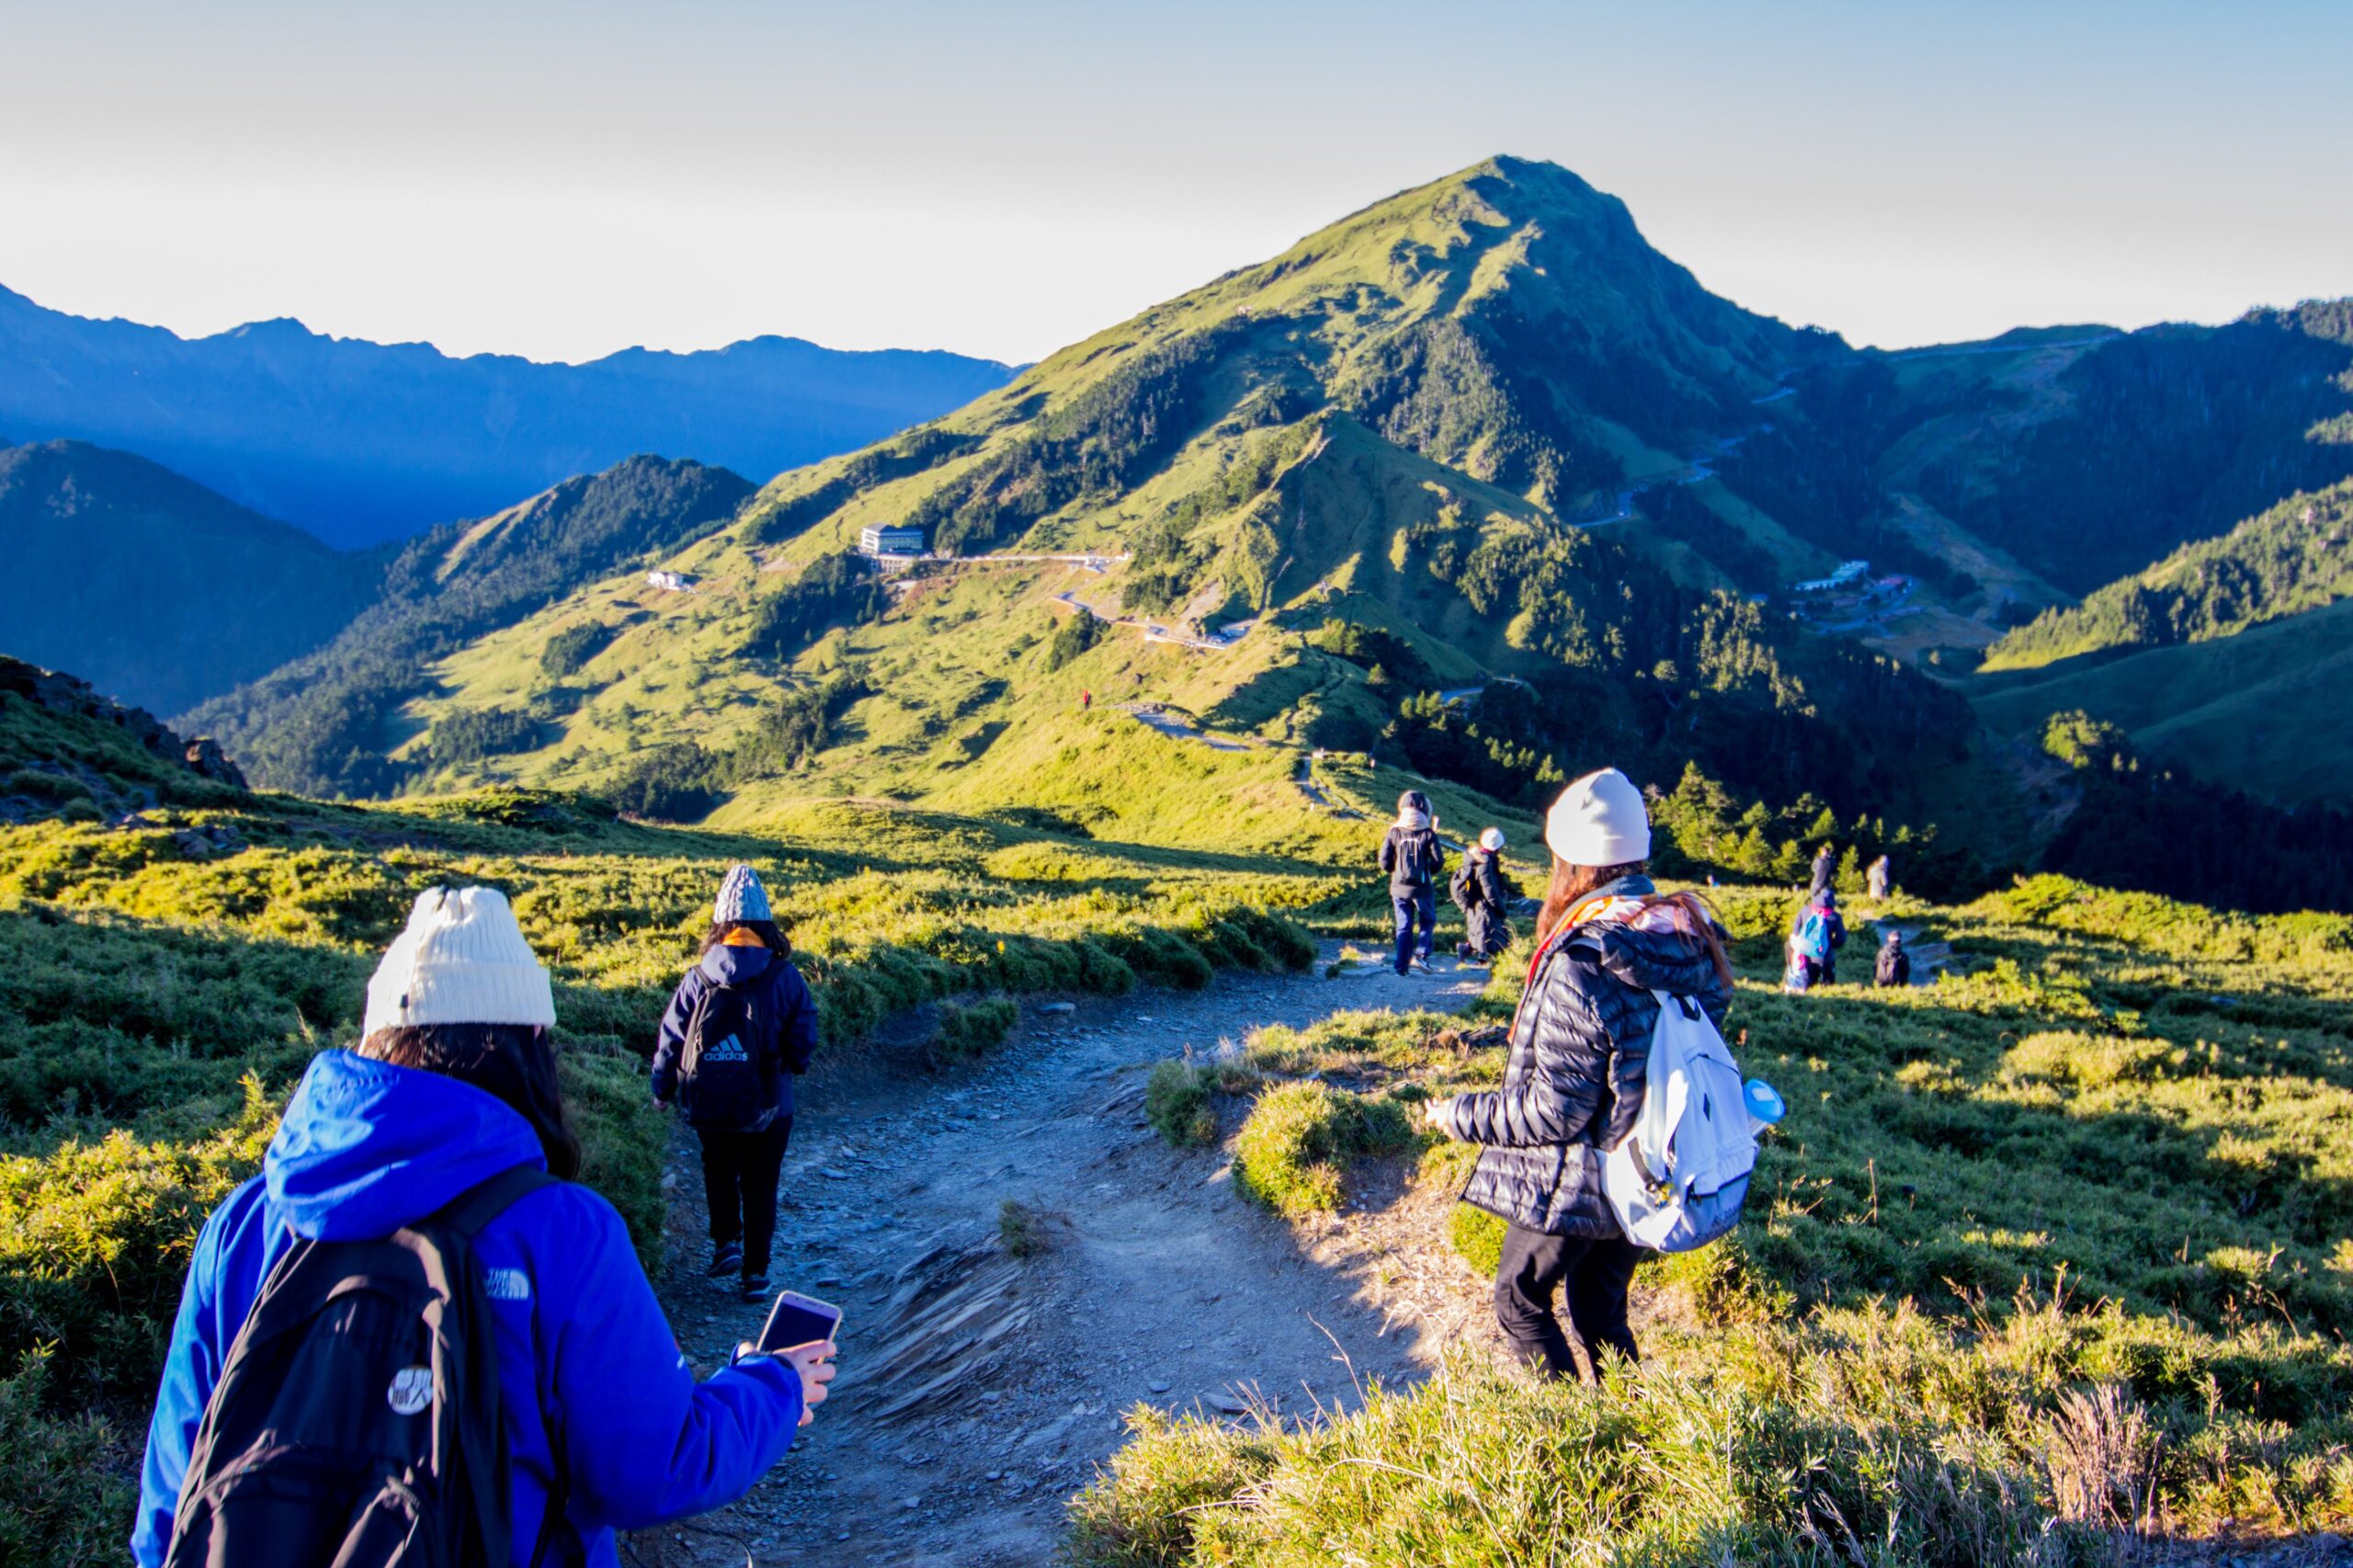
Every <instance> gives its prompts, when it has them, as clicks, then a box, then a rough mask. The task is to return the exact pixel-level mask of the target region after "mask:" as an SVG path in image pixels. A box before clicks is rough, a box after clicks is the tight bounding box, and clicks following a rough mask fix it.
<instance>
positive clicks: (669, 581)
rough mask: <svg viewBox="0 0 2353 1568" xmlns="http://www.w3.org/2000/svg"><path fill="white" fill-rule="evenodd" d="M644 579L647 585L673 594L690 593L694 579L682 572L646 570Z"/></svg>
mask: <svg viewBox="0 0 2353 1568" xmlns="http://www.w3.org/2000/svg"><path fill="white" fill-rule="evenodd" d="M645 581H646V585H648V586H649V587H655V588H661V589H663V590H665V592H668V593H673V594H686V593H692V592H693V591H694V585H695V583H694V579H693V578H691V577H689V576H688V575H687V574H684V573H683V572H648V573H647V574H645Z"/></svg>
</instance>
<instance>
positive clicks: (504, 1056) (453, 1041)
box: [357, 1024, 580, 1181]
mask: <svg viewBox="0 0 2353 1568" xmlns="http://www.w3.org/2000/svg"><path fill="white" fill-rule="evenodd" d="M357 1049H358V1054H359V1055H361V1056H365V1057H367V1058H369V1060H370V1061H374V1062H389V1063H391V1064H392V1066H394V1067H415V1068H417V1069H418V1070H420V1071H422V1072H426V1073H438V1074H441V1075H442V1076H443V1077H445V1078H455V1079H457V1080H458V1081H459V1082H460V1083H461V1084H472V1085H473V1086H474V1087H475V1088H477V1089H480V1090H482V1091H483V1093H484V1094H487V1095H493V1096H496V1097H497V1098H499V1099H500V1100H503V1101H505V1102H506V1105H507V1106H508V1107H509V1108H512V1109H513V1110H514V1111H515V1113H516V1114H517V1115H518V1116H520V1117H521V1118H522V1119H524V1120H526V1121H528V1122H529V1123H530V1124H531V1131H534V1132H536V1133H538V1134H539V1135H540V1149H541V1151H542V1152H544V1153H546V1155H547V1159H548V1171H549V1173H550V1174H551V1175H552V1176H557V1177H560V1178H561V1179H563V1180H564V1181H572V1180H574V1179H576V1178H577V1177H578V1176H579V1175H580V1139H579V1136H578V1134H576V1133H574V1131H572V1119H571V1118H570V1117H568V1116H566V1115H565V1114H564V1109H563V1088H562V1087H561V1086H560V1085H558V1084H557V1082H556V1075H555V1047H554V1046H553V1045H552V1044H551V1042H550V1040H549V1039H548V1031H547V1030H545V1029H543V1028H540V1027H539V1026H538V1025H536V1024H405V1025H402V1026H399V1027H397V1028H383V1029H378V1030H377V1031H376V1032H375V1033H374V1034H371V1035H369V1037H368V1038H367V1039H366V1040H361V1041H360V1042H359V1044H358V1048H357Z"/></svg>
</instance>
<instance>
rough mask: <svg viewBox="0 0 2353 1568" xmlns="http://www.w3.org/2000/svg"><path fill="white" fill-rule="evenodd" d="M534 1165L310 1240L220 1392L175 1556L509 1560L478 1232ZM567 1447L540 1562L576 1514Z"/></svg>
mask: <svg viewBox="0 0 2353 1568" xmlns="http://www.w3.org/2000/svg"><path fill="white" fill-rule="evenodd" d="M554 1179H555V1178H554V1177H553V1176H550V1175H548V1174H547V1173H546V1172H545V1171H542V1170H537V1169H534V1168H532V1167H530V1166H527V1165H517V1166H514V1167H512V1168H510V1169H508V1170H506V1171H502V1172H501V1173H499V1174H498V1175H497V1176H493V1177H491V1178H490V1179H489V1180H488V1181H485V1182H483V1184H482V1185H480V1186H479V1187H473V1188H472V1189H471V1190H470V1191H467V1192H464V1193H461V1194H460V1195H459V1196H458V1197H457V1198H456V1199H453V1200H452V1201H451V1202H450V1203H449V1205H448V1206H447V1207H446V1208H444V1209H442V1210H441V1211H440V1212H438V1213H437V1214H435V1215H433V1216H432V1217H431V1218H429V1219H426V1220H420V1221H417V1222H416V1223H415V1224H414V1225H408V1226H404V1227H403V1228H402V1229H400V1230H397V1231H395V1232H393V1233H392V1234H391V1235H389V1236H387V1237H385V1238H384V1239H383V1240H381V1241H373V1242H319V1241H303V1240H298V1241H296V1242H295V1244H293V1246H292V1247H290V1249H288V1251H287V1253H286V1255H285V1256H283V1257H281V1258H279V1259H278V1264H277V1267H274V1268H272V1269H271V1270H270V1271H269V1278H268V1279H267V1281H265V1282H264V1284H263V1285H262V1289H261V1295H260V1297H259V1299H258V1300H256V1301H255V1302H254V1306H253V1311H252V1312H249V1313H248V1314H246V1317H245V1324H244V1327H243V1328H242V1329H240V1330H239V1331H238V1333H237V1337H236V1340H235V1342H234V1343H233V1344H232V1345H231V1346H230V1347H229V1354H228V1358H227V1359H226V1360H225V1362H224V1363H223V1364H222V1369H221V1381H220V1382H219V1383H218V1384H217V1385H216V1386H215V1387H214V1388H213V1391H212V1397H211V1399H210V1401H209V1402H208V1403H206V1405H205V1407H204V1419H203V1420H202V1422H201V1423H199V1426H197V1429H196V1442H195V1446H194V1448H193V1449H191V1451H190V1453H189V1455H188V1478H187V1480H186V1481H185V1482H184V1483H182V1484H181V1487H180V1498H179V1506H178V1508H177V1509H176V1511H175V1513H174V1515H173V1519H172V1546H171V1551H169V1552H168V1553H167V1554H166V1555H165V1559H164V1562H165V1568H220V1565H222V1564H228V1563H234V1564H236V1568H328V1565H329V1564H333V1565H334V1568H393V1565H397V1568H460V1565H462V1568H506V1562H507V1560H508V1556H509V1553H510V1551H511V1550H512V1546H513V1534H514V1530H513V1520H512V1518H511V1517H510V1513H509V1497H508V1491H507V1485H508V1480H509V1468H508V1463H509V1461H508V1455H507V1445H506V1426H505V1424H504V1420H503V1411H502V1408H501V1405H502V1402H501V1400H500V1397H499V1385H498V1355H497V1350H496V1347H495V1346H494V1344H493V1343H492V1328H491V1316H490V1313H491V1307H490V1296H489V1292H488V1290H487V1288H486V1285H485V1283H484V1281H483V1276H482V1270H481V1268H480V1267H477V1266H476V1264H475V1262H474V1251H473V1238H474V1237H475V1236H476V1235H478V1234H480V1233H481V1231H482V1228H483V1226H484V1225H487V1224H488V1223H490V1221H492V1220H494V1219H495V1218H497V1217H498V1215H500V1214H501V1213H503V1212H505V1211H506V1208H507V1206H508V1205H509V1204H511V1203H513V1202H514V1201H515V1200H516V1199H518V1198H521V1197H522V1196H523V1195H524V1194H525V1193H527V1192H532V1191H535V1190H537V1189H538V1188H540V1187H544V1186H546V1185H548V1184H549V1183H551V1182H552V1181H553V1180H554ZM556 1471H557V1477H558V1479H557V1489H556V1492H555V1494H554V1495H553V1496H552V1497H551V1498H550V1499H549V1503H548V1512H547V1517H546V1519H545V1520H544V1521H543V1522H542V1525H541V1528H540V1536H539V1540H538V1543H537V1545H536V1547H535V1548H534V1550H533V1551H532V1555H531V1561H532V1562H533V1563H534V1564H536V1563H538V1562H540V1560H541V1559H542V1558H544V1557H545V1556H546V1554H547V1551H548V1542H549V1540H550V1536H551V1530H552V1528H553V1526H554V1524H555V1521H556V1520H557V1519H559V1518H561V1517H563V1495H564V1494H563V1481H562V1476H563V1462H562V1456H561V1454H560V1453H559V1455H558V1460H557V1465H556Z"/></svg>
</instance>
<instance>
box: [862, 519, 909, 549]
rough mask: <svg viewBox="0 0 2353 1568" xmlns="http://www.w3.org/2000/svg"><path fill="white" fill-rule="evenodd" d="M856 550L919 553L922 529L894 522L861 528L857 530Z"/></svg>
mask: <svg viewBox="0 0 2353 1568" xmlns="http://www.w3.org/2000/svg"><path fill="white" fill-rule="evenodd" d="M858 553H859V554H860V555H921V554H922V553H923V530H922V529H921V528H904V527H900V526H898V525H896V524H885V525H883V526H881V527H879V528H878V527H872V526H869V527H867V528H860V529H858Z"/></svg>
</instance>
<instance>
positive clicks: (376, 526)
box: [0, 288, 1013, 547]
mask: <svg viewBox="0 0 2353 1568" xmlns="http://www.w3.org/2000/svg"><path fill="white" fill-rule="evenodd" d="M1012 374H1013V371H1012V369H1011V368H1010V367H1008V366H1005V365H1000V364H998V363H996V362H995V360H990V359H972V358H965V357H963V356H961V355H958V354H946V353H938V352H926V351H913V350H906V349H888V350H883V351H880V352H872V353H850V352H844V351H842V350H838V349H832V348H821V347H818V346H817V345H815V344H813V343H808V342H804V341H802V340H801V339H800V338H795V337H755V338H750V339H747V340H745V341H744V342H741V343H733V344H730V345H729V346H728V347H724V348H715V349H708V350H703V351H700V352H697V353H691V354H671V353H663V352H654V351H649V350H647V349H643V348H630V349H624V350H623V351H622V352H620V353H619V354H613V355H609V356H608V357H607V358H602V359H597V360H593V361H591V362H589V363H587V364H585V365H563V364H540V363H538V362H536V361H533V360H529V359H522V358H515V357H514V356H511V355H503V354H476V355H472V356H469V357H467V358H461V359H457V358H450V357H449V356H448V355H446V354H444V353H442V352H441V351H440V350H439V349H438V348H435V347H432V346H431V345H430V344H423V343H399V344H383V343H369V342H367V341H365V340H363V339H359V338H347V337H346V338H337V337H326V336H322V335H320V334H318V333H314V332H313V331H311V330H310V329H309V328H307V327H305V326H303V325H302V324H301V323H300V322H297V321H292V320H287V319H280V320H277V321H267V322H255V323H252V324H248V325H245V326H241V327H235V328H233V329H232V330H230V331H228V332H224V333H221V334H219V335H215V336H211V337H198V338H183V337H181V336H179V335H177V334H176V333H173V332H170V331H167V330H165V328H163V327H156V326H141V325H139V324H135V323H132V322H126V321H94V320H91V319H89V318H87V317H84V316H73V315H67V314H64V313H63V312H58V311H51V310H48V309H45V308H44V307H42V306H40V305H37V304H35V303H34V302H33V301H30V300H28V299H26V298H25V297H24V296H23V295H21V294H17V293H14V292H12V291H10V290H7V289H5V288H0V430H6V431H7V432H8V433H9V435H10V436H12V437H15V438H16V439H17V440H18V441H41V440H49V439H57V438H67V439H74V440H81V441H89V442H95V443H98V444H100V445H104V446H108V447H113V448H119V449H122V450H125V451H131V452H136V453H138V454H139V455H140V456H142V457H145V458H148V459H151V460H153V461H155V462H159V463H162V464H164V465H165V467H167V468H170V469H173V470H175V471H176V472H180V473H183V474H186V475H188V477H189V478H192V479H195V480H198V481H200V482H201V483H205V484H207V485H210V487H211V488H213V489H215V490H218V491H220V492H221V493H222V494H224V495H227V496H229V497H231V498H232V499H233V500H235V501H237V502H239V503H241V504H242V505H244V506H247V507H250V508H252V509H253V510H254V511H256V512H259V513H262V514H264V515H266V516H268V517H282V518H284V519H285V520H287V521H289V522H291V523H295V524H297V525H299V526H301V528H306V529H308V530H309V531H310V532H312V533H313V534H315V535H317V536H318V537H319V538H320V539H323V540H326V541H328V542H329V543H331V544H335V545H339V546H344V547H352V546H359V545H368V544H374V543H377V542H380V541H381V540H389V539H398V538H404V537H406V536H408V535H412V534H415V533H417V532H420V531H421V530H423V529H425V528H429V527H431V526H432V525H434V524H436V523H440V522H446V521H448V520H449V519H450V518H453V517H475V516H479V515H482V514H483V513H487V512H493V511H495V510H497V509H498V508H499V507H502V506H508V505H511V504H512V503H514V502H516V501H517V500H519V499H521V498H522V497H524V496H526V495H529V494H535V493H537V492H539V491H541V490H544V489H546V488H547V487H548V486H549V485H551V484H553V483H556V482H557V481H559V480H563V479H566V478H569V477H571V476H572V475H574V474H579V473H587V472H593V471H596V470H599V469H603V468H607V467H609V466H610V465H611V464H613V463H615V462H617V461H619V460H621V459H622V458H625V457H628V456H630V455H631V454H632V453H638V452H660V453H663V454H665V455H666V456H669V457H674V458H694V459H697V460H700V461H703V462H706V463H712V464H717V465H721V466H723V467H726V468H730V469H733V470H734V471H736V472H739V473H745V474H748V475H751V476H752V477H754V478H755V479H765V478H766V477H767V476H768V475H770V474H774V473H778V472H782V471H783V470H785V469H788V468H793V467H796V466H798V465H800V464H801V463H806V462H813V461H814V460H817V459H819V458H824V457H829V456H831V455H832V454H834V453H835V452H842V451H847V450H849V449H853V448H856V447H861V446H864V445H866V444H867V443H869V442H870V441H875V440H879V439H880V438H881V437H884V436H887V435H889V434H891V433H892V431H894V430H899V429H902V428H904V427H905V426H909V425H915V424H920V423H921V422H922V421H924V420H926V419H929V418H932V417H933V416H935V415H940V414H945V413H946V412H948V411H949V409H951V408H955V407H957V406H959V405H961V404H962V403H969V402H970V401H972V399H973V398H975V397H978V396H979V395H981V394H982V393H983V392H988V391H990V390H992V389H994V388H995V387H997V386H1000V385H1002V384H1003V383H1004V382H1005V381H1006V380H1008V379H1009V378H1010V377H1011V375H1012Z"/></svg>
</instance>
